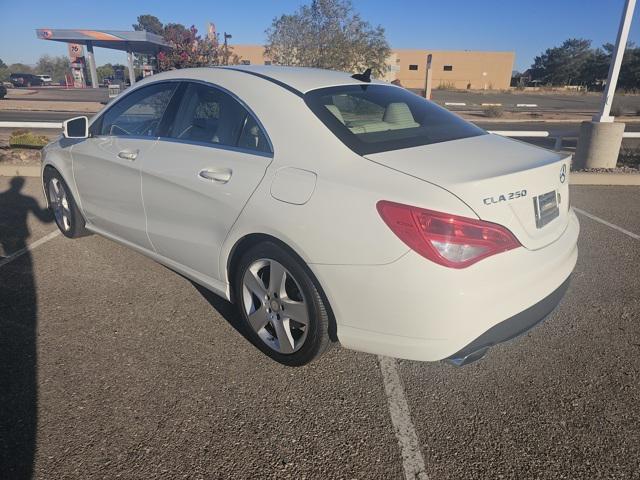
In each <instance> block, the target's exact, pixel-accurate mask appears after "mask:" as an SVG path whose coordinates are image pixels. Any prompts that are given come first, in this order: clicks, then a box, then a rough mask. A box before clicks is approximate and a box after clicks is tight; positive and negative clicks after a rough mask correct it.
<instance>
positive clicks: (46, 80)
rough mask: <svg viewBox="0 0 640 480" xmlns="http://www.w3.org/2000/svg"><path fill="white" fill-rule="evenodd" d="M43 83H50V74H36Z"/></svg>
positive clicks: (51, 81)
mask: <svg viewBox="0 0 640 480" xmlns="http://www.w3.org/2000/svg"><path fill="white" fill-rule="evenodd" d="M36 77H38V78H39V79H40V80H42V82H43V83H44V84H45V85H51V84H52V83H53V80H52V78H51V76H50V75H36Z"/></svg>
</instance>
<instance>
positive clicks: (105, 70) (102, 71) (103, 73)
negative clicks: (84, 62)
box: [96, 63, 114, 83]
mask: <svg viewBox="0 0 640 480" xmlns="http://www.w3.org/2000/svg"><path fill="white" fill-rule="evenodd" d="M96 73H97V74H98V83H102V82H104V79H105V78H107V77H113V75H114V68H113V65H111V64H110V63H105V64H104V65H100V66H99V67H98V68H96Z"/></svg>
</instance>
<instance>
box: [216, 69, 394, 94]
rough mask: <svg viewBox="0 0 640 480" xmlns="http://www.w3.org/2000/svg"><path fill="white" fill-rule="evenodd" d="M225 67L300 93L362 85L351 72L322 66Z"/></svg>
mask: <svg viewBox="0 0 640 480" xmlns="http://www.w3.org/2000/svg"><path fill="white" fill-rule="evenodd" d="M224 68H225V69H229V70H239V71H243V72H247V73H249V74H252V75H257V76H259V77H262V78H265V77H266V78H265V79H266V80H270V81H274V82H276V83H280V84H284V85H286V86H288V87H290V88H291V89H293V90H297V91H298V92H300V93H306V92H309V91H311V90H315V89H318V88H323V87H332V86H335V85H362V82H361V81H360V80H356V79H354V78H352V77H351V74H350V73H346V72H338V71H335V70H326V69H322V68H310V67H285V66H280V65H233V66H229V67H224ZM372 82H373V83H382V82H376V81H372Z"/></svg>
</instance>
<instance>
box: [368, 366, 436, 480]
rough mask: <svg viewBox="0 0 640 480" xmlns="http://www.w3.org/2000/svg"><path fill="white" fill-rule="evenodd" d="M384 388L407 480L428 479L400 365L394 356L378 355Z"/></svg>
mask: <svg viewBox="0 0 640 480" xmlns="http://www.w3.org/2000/svg"><path fill="white" fill-rule="evenodd" d="M378 361H379V362H380V371H381V372H382V380H383V382H384V389H385V391H386V392H387V401H388V402H389V412H390V413H391V423H392V424H393V429H394V431H395V434H396V438H397V439H398V443H399V444H400V454H401V455H402V468H403V469H404V478H405V480H428V478H429V477H428V476H427V471H426V468H425V466H424V458H423V457H422V450H421V449H420V443H419V442H418V435H416V429H415V428H414V426H413V423H412V422H411V413H410V412H409V404H408V403H407V398H406V397H405V395H404V388H403V386H402V380H400V375H399V373H398V365H397V363H396V360H395V359H394V358H390V357H383V356H381V355H379V356H378Z"/></svg>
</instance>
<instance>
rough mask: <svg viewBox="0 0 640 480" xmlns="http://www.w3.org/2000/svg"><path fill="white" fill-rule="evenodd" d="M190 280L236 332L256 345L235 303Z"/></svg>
mask: <svg viewBox="0 0 640 480" xmlns="http://www.w3.org/2000/svg"><path fill="white" fill-rule="evenodd" d="M189 281H190V282H191V284H192V285H193V286H194V288H195V289H196V290H197V291H198V293H199V294H200V295H202V297H203V298H204V299H205V300H206V301H207V303H208V304H209V305H211V306H212V307H213V308H214V310H215V311H216V312H218V313H219V314H220V316H222V318H224V319H225V320H226V321H227V323H228V324H229V325H231V327H233V329H234V330H235V331H236V332H238V333H239V334H240V335H242V336H243V337H244V338H245V340H247V341H248V342H249V343H251V344H252V345H254V346H255V344H254V342H253V339H252V338H251V336H250V335H249V332H248V331H247V327H246V325H245V323H244V322H243V321H242V319H241V318H240V315H239V314H238V310H237V309H236V307H235V305H234V304H232V303H231V302H229V301H228V300H225V299H224V298H222V297H220V296H218V295H216V294H215V293H213V292H212V291H211V290H207V289H206V288H205V287H203V286H202V285H198V284H197V283H195V282H193V281H191V280H189Z"/></svg>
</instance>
